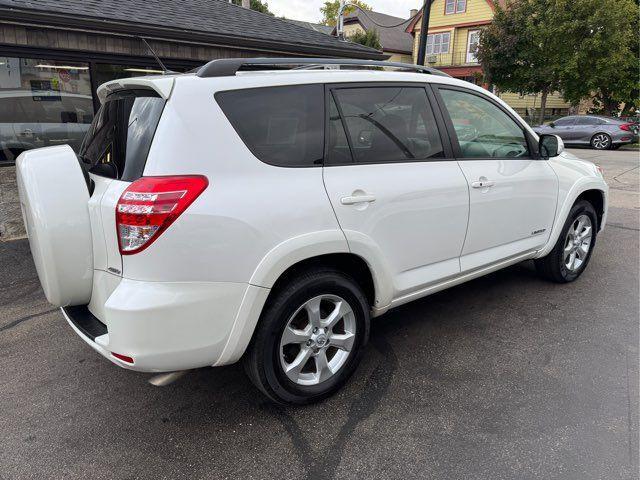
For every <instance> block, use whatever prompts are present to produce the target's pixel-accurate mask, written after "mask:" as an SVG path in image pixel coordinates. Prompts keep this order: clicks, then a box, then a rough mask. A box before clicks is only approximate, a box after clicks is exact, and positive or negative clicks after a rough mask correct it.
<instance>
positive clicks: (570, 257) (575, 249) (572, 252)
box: [563, 215, 593, 272]
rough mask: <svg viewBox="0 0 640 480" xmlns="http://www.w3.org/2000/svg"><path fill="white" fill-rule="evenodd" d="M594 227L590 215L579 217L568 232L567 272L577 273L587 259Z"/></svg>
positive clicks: (564, 259)
mask: <svg viewBox="0 0 640 480" xmlns="http://www.w3.org/2000/svg"><path fill="white" fill-rule="evenodd" d="M592 236H593V225H592V223H591V218H589V216H588V215H580V216H579V217H577V218H576V219H575V220H574V221H573V223H572V224H571V226H570V227H569V231H568V232H567V237H566V239H565V244H564V255H563V263H564V266H565V267H566V268H567V270H569V271H571V272H575V271H577V270H579V269H580V267H581V266H582V264H583V263H584V262H585V260H586V259H587V255H588V254H589V249H590V248H591V239H592Z"/></svg>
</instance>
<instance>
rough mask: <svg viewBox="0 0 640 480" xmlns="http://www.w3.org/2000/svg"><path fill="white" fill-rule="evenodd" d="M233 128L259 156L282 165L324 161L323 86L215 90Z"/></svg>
mask: <svg viewBox="0 0 640 480" xmlns="http://www.w3.org/2000/svg"><path fill="white" fill-rule="evenodd" d="M216 100H217V101H218V104H219V105H220V108H222V111H223V112H224V114H225V115H226V116H227V118H228V119H229V121H230V122H231V125H233V128H234V129H235V130H236V132H238V135H239V136H240V138H241V139H242V141H243V142H244V143H245V145H246V146H247V147H248V148H249V150H251V152H252V153H253V154H254V155H255V156H256V157H257V158H259V159H260V160H262V161H263V162H265V163H269V164H271V165H277V166H281V167H308V166H313V165H321V164H322V155H323V151H324V86H323V85H294V86H285V87H267V88H250V89H244V90H231V91H227V92H220V93H218V94H216Z"/></svg>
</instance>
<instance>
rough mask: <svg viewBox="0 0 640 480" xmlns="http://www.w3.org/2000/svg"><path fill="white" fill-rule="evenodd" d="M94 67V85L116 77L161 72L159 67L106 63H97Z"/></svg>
mask: <svg viewBox="0 0 640 480" xmlns="http://www.w3.org/2000/svg"><path fill="white" fill-rule="evenodd" d="M95 67H96V68H95V76H96V85H102V84H103V83H105V82H109V81H111V80H116V79H118V78H129V77H144V76H145V75H160V74H161V73H162V70H160V69H159V67H155V68H154V67H136V66H126V65H108V64H106V63H97V64H96V65H95Z"/></svg>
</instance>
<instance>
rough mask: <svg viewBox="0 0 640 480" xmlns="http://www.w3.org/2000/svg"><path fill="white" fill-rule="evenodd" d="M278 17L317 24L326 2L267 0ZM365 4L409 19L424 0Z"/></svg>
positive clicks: (373, 0) (368, 0)
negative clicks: (411, 13) (414, 9)
mask: <svg viewBox="0 0 640 480" xmlns="http://www.w3.org/2000/svg"><path fill="white" fill-rule="evenodd" d="M266 2H267V4H268V5H269V10H271V11H272V12H273V13H274V14H275V15H276V16H278V17H280V16H283V15H284V16H285V17H287V18H291V19H293V20H305V21H307V22H314V23H317V22H319V21H320V19H321V18H322V15H321V14H320V7H321V6H322V5H323V4H324V0H266ZM365 3H366V4H368V5H370V6H371V8H372V9H373V10H374V11H376V12H380V13H386V14H387V15H393V16H394V17H400V18H409V10H411V9H412V8H420V7H421V6H422V4H423V3H424V2H423V0H365Z"/></svg>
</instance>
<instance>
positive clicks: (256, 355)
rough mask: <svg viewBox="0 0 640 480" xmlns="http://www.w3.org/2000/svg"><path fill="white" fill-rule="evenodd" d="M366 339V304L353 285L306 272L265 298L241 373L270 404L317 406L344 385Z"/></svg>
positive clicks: (331, 273) (329, 272)
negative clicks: (267, 398) (273, 402)
mask: <svg viewBox="0 0 640 480" xmlns="http://www.w3.org/2000/svg"><path fill="white" fill-rule="evenodd" d="M368 337H369V305H368V302H367V300H366V297H365V295H364V294H363V292H362V290H361V289H360V287H359V286H358V284H357V283H356V282H355V281H354V280H353V279H352V278H351V277H349V276H348V275H345V274H344V273H342V272H339V271H337V270H333V269H321V270H320V269H319V270H314V271H310V272H306V273H303V274H301V275H298V276H297V277H295V278H293V279H291V280H290V281H289V282H287V284H286V285H284V286H282V287H280V288H279V289H278V291H276V292H275V293H274V296H273V298H270V300H269V302H268V305H267V306H266V307H265V311H264V312H263V314H262V316H261V318H260V323H259V325H258V327H257V329H256V332H255V334H254V338H253V340H252V342H251V345H250V347H249V349H248V351H247V353H246V354H245V357H244V365H245V370H246V371H247V374H248V375H249V378H250V379H251V381H252V382H253V383H254V384H255V385H256V386H257V387H258V388H259V389H260V390H261V391H262V392H263V393H264V394H265V395H266V396H267V397H269V398H270V399H271V400H273V401H275V402H278V403H287V404H307V403H313V402H317V401H319V400H322V399H323V398H326V397H327V396H329V395H331V394H332V393H334V392H335V391H336V390H338V389H339V388H340V387H341V386H342V385H343V384H344V383H345V382H346V380H347V379H348V378H349V376H350V375H351V374H352V373H353V371H354V370H355V368H356V366H357V364H358V362H359V360H360V356H361V354H362V349H363V347H364V345H365V344H366V343H367V340H368Z"/></svg>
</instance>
